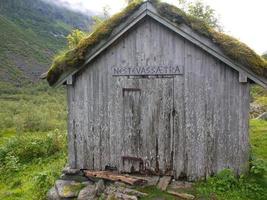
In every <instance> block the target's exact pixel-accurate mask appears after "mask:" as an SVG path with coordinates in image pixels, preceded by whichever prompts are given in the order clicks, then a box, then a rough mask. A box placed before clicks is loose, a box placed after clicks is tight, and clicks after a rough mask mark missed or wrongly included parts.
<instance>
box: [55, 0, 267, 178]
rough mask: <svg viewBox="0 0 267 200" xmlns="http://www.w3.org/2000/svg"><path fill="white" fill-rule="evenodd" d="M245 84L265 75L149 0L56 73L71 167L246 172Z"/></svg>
mask: <svg viewBox="0 0 267 200" xmlns="http://www.w3.org/2000/svg"><path fill="white" fill-rule="evenodd" d="M250 82H255V83H257V84H260V85H261V86H263V87H267V79H266V77H265V76H260V75H258V74H256V73H255V72H253V71H252V70H251V69H250V68H248V67H246V66H242V65H241V64H239V63H237V62H236V61H235V60H233V59H231V58H229V57H228V56H227V55H226V54H225V53H224V52H223V51H222V50H221V48H220V47H219V46H218V45H216V44H214V42H213V41H212V40H210V39H209V38H207V37H205V36H204V35H201V34H199V33H197V32H196V31H194V30H193V29H192V28H191V27H190V26H188V25H186V24H180V25H179V26H177V25H176V24H175V23H174V22H173V21H170V20H169V19H167V18H165V17H164V16H162V15H161V14H160V13H159V12H158V10H157V9H156V8H155V6H154V5H153V4H151V3H149V2H145V3H142V4H141V5H140V6H139V7H138V8H137V9H136V10H135V11H134V12H132V13H131V14H130V15H129V16H127V18H125V19H124V20H123V21H122V22H120V24H119V25H117V26H116V28H114V29H113V30H112V33H111V34H110V35H109V36H108V37H107V38H105V39H102V40H101V41H100V42H99V43H97V45H95V46H94V47H92V48H91V49H90V51H88V52H87V53H86V60H85V62H84V63H82V64H80V65H79V66H76V67H75V68H74V69H71V70H70V69H69V70H67V71H65V72H64V73H62V74H61V75H60V78H59V79H58V80H57V81H56V82H55V83H54V84H53V85H54V86H58V85H61V84H66V87H67V94H68V97H67V99H68V155H69V165H70V166H71V167H72V168H78V169H91V170H107V169H108V170H117V171H119V172H121V173H124V172H125V173H141V174H162V175H163V174H165V175H173V176H174V177H175V178H176V179H178V178H186V179H188V180H197V179H201V178H202V177H207V176H209V175H212V174H215V173H217V172H219V171H220V170H223V169H224V168H230V169H233V170H234V171H235V172H236V173H237V174H240V173H242V172H244V171H246V170H247V169H248V164H249V163H248V160H249V153H250V149H249V130H248V128H249V123H248V120H249V103H250Z"/></svg>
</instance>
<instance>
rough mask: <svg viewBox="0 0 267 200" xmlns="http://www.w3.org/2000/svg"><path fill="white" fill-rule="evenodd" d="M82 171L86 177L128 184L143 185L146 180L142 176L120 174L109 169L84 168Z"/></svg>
mask: <svg viewBox="0 0 267 200" xmlns="http://www.w3.org/2000/svg"><path fill="white" fill-rule="evenodd" d="M84 173H85V176H87V177H88V178H101V179H104V180H109V181H114V182H116V181H121V182H123V183H127V184H129V185H143V184H145V183H146V182H147V180H145V179H142V178H136V177H131V176H126V175H121V174H118V173H114V172H109V171H90V170H85V171H84Z"/></svg>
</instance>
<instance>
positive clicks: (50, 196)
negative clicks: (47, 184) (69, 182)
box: [47, 187, 60, 200]
mask: <svg viewBox="0 0 267 200" xmlns="http://www.w3.org/2000/svg"><path fill="white" fill-rule="evenodd" d="M47 200H60V196H59V195H58V193H57V190H56V188H55V187H52V188H51V189H50V190H49V191H48V193H47Z"/></svg>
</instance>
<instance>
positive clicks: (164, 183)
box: [157, 176, 172, 191]
mask: <svg viewBox="0 0 267 200" xmlns="http://www.w3.org/2000/svg"><path fill="white" fill-rule="evenodd" d="M171 180H172V177H171V176H163V177H161V178H160V179H159V182H158V185H157V188H159V189H161V190H162V191H165V190H166V189H167V187H168V185H169V183H170V182H171Z"/></svg>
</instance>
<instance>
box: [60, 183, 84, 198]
mask: <svg viewBox="0 0 267 200" xmlns="http://www.w3.org/2000/svg"><path fill="white" fill-rule="evenodd" d="M84 187H86V185H85V184H83V183H75V185H74V184H73V185H68V186H65V187H64V189H63V193H64V195H65V196H69V194H73V193H74V194H76V196H78V194H79V192H80V191H81V190H82V189H83V188H84Z"/></svg>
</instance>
